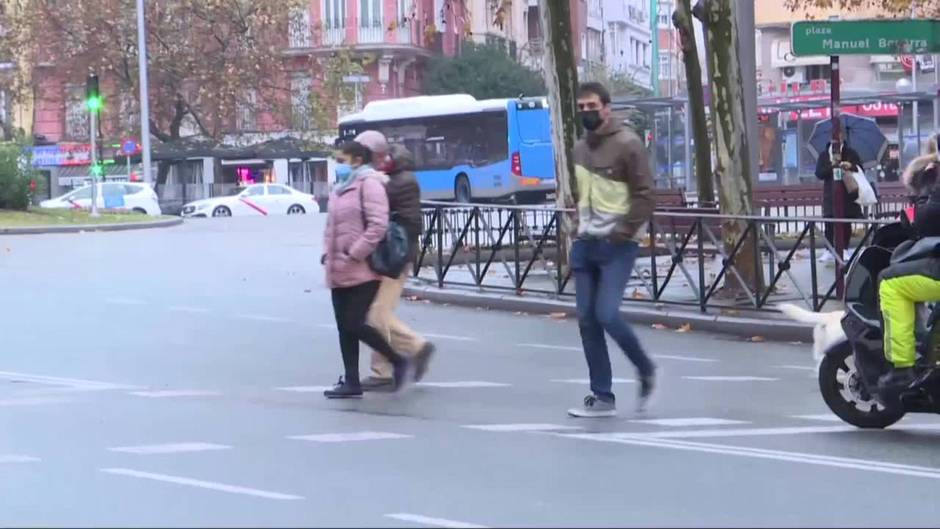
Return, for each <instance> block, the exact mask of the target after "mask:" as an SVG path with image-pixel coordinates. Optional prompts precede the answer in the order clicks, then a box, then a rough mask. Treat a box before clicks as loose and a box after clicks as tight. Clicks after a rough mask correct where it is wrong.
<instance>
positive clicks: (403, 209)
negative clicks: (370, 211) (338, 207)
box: [356, 131, 434, 391]
mask: <svg viewBox="0 0 940 529" xmlns="http://www.w3.org/2000/svg"><path fill="white" fill-rule="evenodd" d="M356 141H359V142H360V143H362V144H363V145H366V146H368V147H369V149H370V150H372V152H373V155H374V158H375V160H377V163H376V169H378V170H380V171H384V172H385V173H387V174H388V177H389V181H388V183H387V184H386V191H387V193H388V202H389V212H390V214H391V216H392V219H393V220H394V221H396V222H398V223H399V224H401V225H402V227H404V228H405V230H406V231H407V232H408V242H409V248H408V257H409V261H410V262H414V260H415V258H416V257H417V253H418V237H419V236H420V235H421V224H422V222H421V188H420V187H419V186H418V180H417V179H416V178H415V175H414V173H413V172H412V169H413V167H414V161H413V158H412V156H411V153H410V152H409V151H408V149H406V148H405V147H404V146H401V145H393V146H391V148H389V146H388V144H387V142H386V140H385V137H384V136H383V135H382V134H381V133H379V132H376V131H365V132H363V133H362V134H360V135H359V136H357V138H356ZM385 153H388V154H387V155H386V154H385ZM378 160H384V162H382V161H378ZM409 269H410V267H405V271H404V272H402V274H401V276H400V277H397V278H390V277H386V278H383V279H382V283H381V286H380V287H379V293H378V295H377V296H376V298H375V301H373V303H372V307H371V308H370V310H369V319H368V321H369V324H370V325H371V326H373V327H375V328H376V329H378V330H379V332H381V333H382V334H383V335H384V336H385V339H386V340H388V341H389V343H390V344H391V345H392V347H393V348H394V350H395V351H398V352H400V353H401V354H402V355H404V356H407V357H411V358H413V359H414V365H415V380H416V381H420V380H421V379H422V378H424V375H425V374H426V373H427V369H428V363H429V362H430V360H431V356H432V355H433V354H434V345H433V344H431V343H430V342H428V341H427V340H426V339H425V338H424V337H422V336H420V335H418V334H417V333H416V332H415V331H413V330H412V329H411V328H410V327H408V326H407V325H405V323H404V322H402V321H401V320H400V319H398V317H397V316H396V315H395V310H396V309H397V308H398V302H399V300H400V299H401V294H402V290H404V287H405V281H406V280H407V277H408V270H409ZM361 385H362V389H363V391H384V390H388V391H391V390H393V389H394V387H395V383H394V376H393V368H392V364H391V363H389V362H388V361H386V360H385V358H384V357H383V356H382V355H380V354H378V353H376V352H375V351H373V352H372V373H371V375H370V376H368V377H366V378H365V379H363V380H362V383H361Z"/></svg>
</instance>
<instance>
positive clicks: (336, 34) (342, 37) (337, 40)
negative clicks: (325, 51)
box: [322, 26, 346, 46]
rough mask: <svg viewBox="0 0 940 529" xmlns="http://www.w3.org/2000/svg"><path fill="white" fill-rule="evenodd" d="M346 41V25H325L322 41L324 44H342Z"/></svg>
mask: <svg viewBox="0 0 940 529" xmlns="http://www.w3.org/2000/svg"><path fill="white" fill-rule="evenodd" d="M345 41H346V28H345V27H344V26H337V27H324V28H323V35H322V42H323V45H324V46H341V45H342V44H343V43H344V42H345Z"/></svg>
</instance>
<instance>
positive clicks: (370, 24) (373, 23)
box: [359, 0, 382, 28]
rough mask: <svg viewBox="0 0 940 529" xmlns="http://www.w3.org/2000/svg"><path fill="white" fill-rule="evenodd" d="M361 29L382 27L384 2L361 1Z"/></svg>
mask: <svg viewBox="0 0 940 529" xmlns="http://www.w3.org/2000/svg"><path fill="white" fill-rule="evenodd" d="M359 27H363V28H377V27H382V0H359Z"/></svg>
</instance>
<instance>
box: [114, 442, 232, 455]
mask: <svg viewBox="0 0 940 529" xmlns="http://www.w3.org/2000/svg"><path fill="white" fill-rule="evenodd" d="M231 448H232V447H231V446H227V445H217V444H212V443H167V444H157V445H142V446H116V447H114V448H109V449H108V450H110V451H112V452H126V453H128V454H141V455H150V454H177V453H181V452H205V451H207V450H229V449H231Z"/></svg>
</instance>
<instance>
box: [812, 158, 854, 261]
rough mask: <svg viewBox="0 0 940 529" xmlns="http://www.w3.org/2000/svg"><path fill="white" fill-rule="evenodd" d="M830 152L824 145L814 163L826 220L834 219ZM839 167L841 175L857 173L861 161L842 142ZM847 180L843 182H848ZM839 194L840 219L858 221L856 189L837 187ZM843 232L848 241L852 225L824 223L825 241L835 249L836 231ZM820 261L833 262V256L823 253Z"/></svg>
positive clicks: (846, 186)
mask: <svg viewBox="0 0 940 529" xmlns="http://www.w3.org/2000/svg"><path fill="white" fill-rule="evenodd" d="M831 150H832V146H831V144H826V150H825V151H823V153H822V154H820V156H819V160H817V161H816V178H818V179H820V180H822V182H823V216H824V217H826V218H827V219H832V218H836V216H835V185H834V183H835V182H834V179H833V169H834V167H833V165H832V158H831V157H830V155H829V153H830V151H831ZM841 160H842V161H841V162H840V164H839V166H840V167H841V168H842V171H843V173H848V172H850V171H857V170H859V169H860V168H861V166H862V160H861V158H860V157H859V155H858V153H857V152H855V150H854V149H852V148H851V147H849V146H848V143H847V142H842V156H841ZM848 181H849V180H845V182H848ZM839 192H840V193H842V201H843V202H842V203H843V204H845V210H844V213H843V215H842V218H846V219H860V218H862V206H860V205H859V204H858V203H857V202H856V200H858V188H857V187H856V188H855V189H854V190H852V191H850V190H849V185H848V184H847V185H843V186H839ZM837 229H838V230H840V231H842V232H844V240H846V241H848V240H850V239H851V237H852V225H851V224H848V223H845V224H836V223H831V222H830V223H826V229H825V231H826V240H827V241H829V244H830V245H832V247H833V248H835V244H836V230H837ZM820 260H821V261H824V262H831V261H834V260H835V256H834V255H833V254H832V253H831V252H825V253H823V255H822V256H821V257H820Z"/></svg>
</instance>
